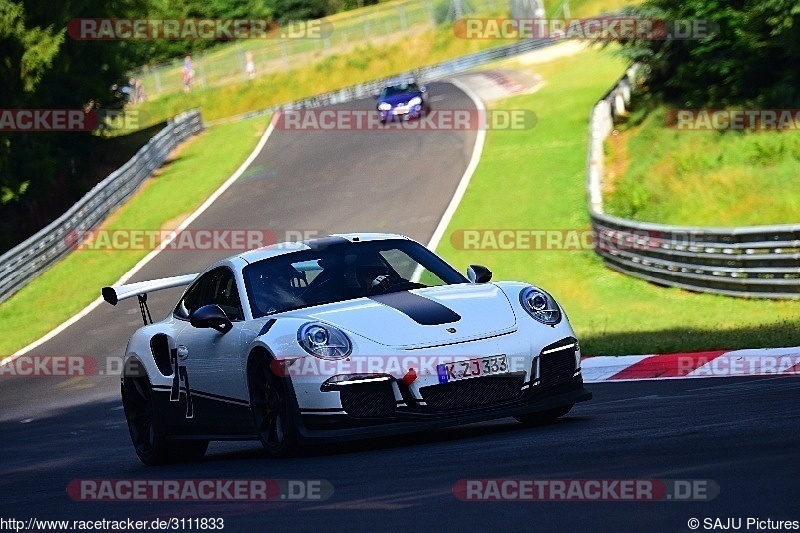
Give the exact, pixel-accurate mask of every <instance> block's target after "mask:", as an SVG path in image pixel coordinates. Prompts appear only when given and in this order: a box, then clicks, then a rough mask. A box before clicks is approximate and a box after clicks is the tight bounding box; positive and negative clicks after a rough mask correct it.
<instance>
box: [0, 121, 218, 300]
mask: <svg viewBox="0 0 800 533" xmlns="http://www.w3.org/2000/svg"><path fill="white" fill-rule="evenodd" d="M202 129H203V121H202V119H201V116H200V112H199V111H196V110H195V111H187V112H186V113H183V114H181V115H179V116H177V117H175V119H173V120H171V121H170V122H169V123H168V124H167V126H166V127H165V128H164V129H163V130H161V131H160V132H159V133H158V134H156V135H155V136H154V137H153V138H152V139H150V141H149V142H148V143H147V144H146V145H145V146H143V147H142V148H141V149H140V150H139V151H138V152H136V154H135V155H134V156H133V157H132V158H131V159H130V160H129V161H128V162H127V163H125V164H124V165H122V166H121V167H120V168H119V169H117V170H115V171H114V172H113V173H111V174H110V175H109V176H108V177H107V178H105V179H104V180H103V181H101V182H100V183H98V184H97V185H95V186H94V188H92V190H90V191H89V192H88V193H86V195H85V196H84V197H83V198H81V199H80V200H79V201H78V203H76V204H75V205H73V206H72V207H71V208H70V209H69V210H68V211H67V212H66V213H64V214H63V215H61V216H60V217H59V218H58V219H56V220H55V221H54V222H52V223H51V224H49V225H48V226H46V227H45V228H43V229H41V230H40V231H38V232H37V233H36V234H35V235H33V236H31V237H30V238H28V239H27V240H26V241H24V242H22V243H21V244H18V245H17V246H15V247H14V248H12V249H11V250H9V251H8V252H6V253H4V254H3V255H2V256H0V302H2V301H4V300H5V299H7V298H8V297H9V296H11V295H12V294H14V293H15V292H16V291H17V290H19V289H20V288H21V287H22V286H23V285H25V284H26V283H28V282H29V281H30V280H31V279H33V278H35V277H36V276H38V275H39V274H40V273H42V272H43V271H44V270H45V269H47V268H48V267H49V266H51V265H52V264H53V263H55V262H56V261H58V260H59V259H60V258H61V257H63V256H65V255H66V254H67V253H69V252H70V251H71V246H70V239H71V238H72V237H73V236H75V235H76V234H77V232H78V231H79V230H85V229H90V228H93V227H95V226H96V225H97V224H99V223H100V222H101V221H103V220H104V219H105V218H106V216H108V214H109V213H111V211H113V210H114V209H116V208H117V207H118V206H120V205H121V204H122V203H123V202H125V200H127V199H128V198H130V197H131V196H132V195H133V194H134V193H135V192H136V191H137V190H138V189H139V186H140V185H141V184H142V182H143V181H144V180H145V179H146V178H147V177H149V176H150V175H151V174H152V173H153V172H154V171H155V170H156V169H157V168H159V167H160V166H161V165H162V164H164V161H166V159H167V156H168V155H169V153H170V152H171V151H172V150H173V149H174V148H175V146H177V145H178V143H180V142H182V141H183V140H185V139H186V138H188V137H190V136H192V135H194V134H196V133H198V132H199V131H201V130H202Z"/></svg>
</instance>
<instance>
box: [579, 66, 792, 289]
mask: <svg viewBox="0 0 800 533" xmlns="http://www.w3.org/2000/svg"><path fill="white" fill-rule="evenodd" d="M637 71H638V69H637V68H636V67H632V68H630V69H628V71H627V72H626V73H625V75H624V76H623V77H622V78H621V79H620V80H619V82H618V83H617V84H616V85H615V86H614V87H613V88H612V89H611V90H610V91H609V92H608V93H606V95H605V96H604V97H603V98H602V99H601V100H600V101H599V102H598V103H597V104H596V105H595V106H594V107H593V108H592V113H591V118H590V126H589V128H590V141H589V154H588V161H587V196H588V203H589V213H590V216H591V220H592V228H593V229H594V231H595V232H596V234H597V235H598V237H599V239H600V242H604V243H611V245H606V246H599V247H598V248H597V253H598V254H599V255H600V256H601V257H602V258H603V261H604V262H605V265H606V266H607V267H609V268H611V269H613V270H616V271H618V272H622V273H625V274H629V275H631V276H635V277H638V278H642V279H645V280H647V281H650V282H653V283H656V284H659V285H664V286H673V287H681V288H684V289H688V290H691V291H700V292H711V293H717V294H725V295H729V296H741V297H751V298H800V224H787V225H778V226H751V227H740V228H703V227H696V226H672V225H665V224H651V223H645V222H636V221H633V220H626V219H623V218H619V217H614V216H611V215H608V214H606V213H604V212H603V195H602V184H603V176H604V172H603V141H604V140H605V138H606V137H607V136H608V134H609V133H610V132H611V130H612V129H613V127H614V122H615V121H616V120H618V119H619V118H620V117H621V116H622V115H623V114H625V109H626V107H627V106H628V105H629V104H630V98H631V90H632V88H633V87H635V85H636V83H635V81H636V77H637V75H638V74H637Z"/></svg>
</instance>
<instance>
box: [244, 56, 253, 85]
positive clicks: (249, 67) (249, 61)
mask: <svg viewBox="0 0 800 533" xmlns="http://www.w3.org/2000/svg"><path fill="white" fill-rule="evenodd" d="M244 68H245V70H246V71H247V77H248V78H250V79H251V80H252V79H253V78H255V77H256V64H255V62H253V52H251V51H250V50H248V51H247V52H245V53H244Z"/></svg>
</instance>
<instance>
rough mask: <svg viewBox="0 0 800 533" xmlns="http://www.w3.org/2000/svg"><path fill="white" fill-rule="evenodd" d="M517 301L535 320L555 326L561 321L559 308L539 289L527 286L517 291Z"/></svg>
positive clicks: (551, 298)
mask: <svg viewBox="0 0 800 533" xmlns="http://www.w3.org/2000/svg"><path fill="white" fill-rule="evenodd" d="M519 301H520V303H521V304H522V307H523V308H525V311H527V312H528V314H529V315H531V316H532V317H533V318H534V319H535V320H537V321H538V322H541V323H542V324H547V325H548V326H555V325H556V324H558V323H559V322H561V309H559V307H558V304H557V303H556V301H555V300H554V299H553V297H552V296H550V295H549V294H547V293H546V292H544V291H543V290H541V289H534V288H533V287H528V288H527V289H523V290H522V292H520V293H519Z"/></svg>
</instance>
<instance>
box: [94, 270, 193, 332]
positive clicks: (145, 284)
mask: <svg viewBox="0 0 800 533" xmlns="http://www.w3.org/2000/svg"><path fill="white" fill-rule="evenodd" d="M196 277H197V274H184V275H183V276H172V277H171V278H161V279H153V280H149V281H139V282H136V283H128V284H127V285H114V286H112V287H103V289H102V291H101V292H102V294H103V299H104V300H105V301H107V302H108V303H110V304H111V305H117V303H119V302H120V301H121V300H126V299H128V298H132V297H134V296H136V297H137V298H138V299H139V311H141V313H142V322H144V325H145V326H146V325H147V324H148V323H149V324H152V323H153V319H152V318H151V317H150V309H148V307H147V293H148V292H153V291H161V290H164V289H171V288H173V287H182V286H184V285H188V284H190V283H191V282H192V281H194V279H195V278H196Z"/></svg>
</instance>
